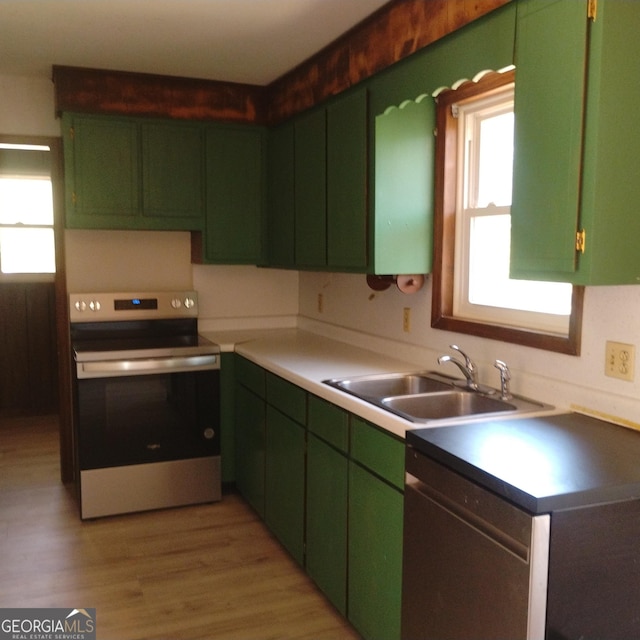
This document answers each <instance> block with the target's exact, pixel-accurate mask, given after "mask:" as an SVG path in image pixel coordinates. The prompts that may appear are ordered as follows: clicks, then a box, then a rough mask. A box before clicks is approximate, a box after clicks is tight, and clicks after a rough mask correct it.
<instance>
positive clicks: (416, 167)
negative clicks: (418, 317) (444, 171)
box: [373, 98, 435, 274]
mask: <svg viewBox="0 0 640 640" xmlns="http://www.w3.org/2000/svg"><path fill="white" fill-rule="evenodd" d="M434 126H435V103H434V101H433V100H431V99H430V98H424V99H423V100H420V101H419V102H416V101H412V100H410V101H407V102H404V103H403V104H401V105H400V107H399V108H396V107H391V108H389V109H387V111H386V112H385V113H383V114H382V115H379V116H378V117H376V120H375V203H374V220H375V224H374V229H375V233H374V241H373V247H374V251H373V254H374V255H373V266H374V273H378V274H398V273H407V274H415V273H429V272H430V271H431V264H432V260H433V202H434V185H433V180H434V145H435V137H434V135H433V130H434Z"/></svg>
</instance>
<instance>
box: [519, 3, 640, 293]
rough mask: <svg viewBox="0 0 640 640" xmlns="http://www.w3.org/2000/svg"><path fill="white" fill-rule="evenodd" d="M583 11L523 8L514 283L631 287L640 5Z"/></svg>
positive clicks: (567, 6)
mask: <svg viewBox="0 0 640 640" xmlns="http://www.w3.org/2000/svg"><path fill="white" fill-rule="evenodd" d="M588 7H589V3H588V2H587V0H583V1H580V2H578V1H576V2H563V1H562V0H555V1H551V0H520V2H518V25H517V41H516V105H515V113H516V140H515V162H514V195H513V205H512V212H511V214H512V239H511V242H512V249H511V251H512V266H511V272H512V276H514V277H521V278H528V279H540V280H557V281H566V282H572V283H574V284H583V285H589V284H591V285H599V284H602V285H604V284H611V285H613V284H637V283H638V282H640V254H639V253H638V251H637V247H636V246H635V243H634V241H633V239H634V238H636V237H638V236H639V235H640V216H638V215H637V202H638V201H639V200H640V181H639V180H638V179H637V163H638V160H637V149H638V147H639V146H640V129H639V128H638V127H636V126H634V125H633V118H634V114H636V113H637V112H638V110H640V83H638V81H637V61H638V60H640V38H638V34H639V33H640V3H635V2H619V1H617V0H599V1H598V3H597V16H596V19H595V20H592V19H589V18H588V15H587V11H588ZM585 72H586V73H585ZM582 230H584V234H585V236H584V239H585V242H584V253H582V252H580V251H577V250H576V234H577V232H578V231H582Z"/></svg>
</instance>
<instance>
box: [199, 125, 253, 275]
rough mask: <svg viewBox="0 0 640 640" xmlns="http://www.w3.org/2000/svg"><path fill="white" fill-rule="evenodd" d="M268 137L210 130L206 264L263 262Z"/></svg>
mask: <svg viewBox="0 0 640 640" xmlns="http://www.w3.org/2000/svg"><path fill="white" fill-rule="evenodd" d="M264 138H265V132H264V130H263V129H262V128H259V127H251V126H248V125H246V126H237V127H231V126H229V127H223V126H217V127H214V126H210V127H208V128H207V134H206V184H207V213H206V232H205V251H204V254H205V255H204V257H205V261H206V262H213V263H223V264H262V263H263V262H264V238H263V234H264V220H263V218H264V208H265V207H264V205H265V203H264V186H265V176H264V168H265V157H264V156H265V140H264Z"/></svg>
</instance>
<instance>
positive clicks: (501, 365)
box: [493, 360, 512, 400]
mask: <svg viewBox="0 0 640 640" xmlns="http://www.w3.org/2000/svg"><path fill="white" fill-rule="evenodd" d="M493 366H494V367H495V368H496V369H497V370H498V371H499V372H500V395H501V397H502V399H503V400H509V399H511V397H512V396H511V391H510V390H509V380H511V371H509V367H508V366H507V363H506V362H503V361H502V360H496V361H495V362H494V363H493Z"/></svg>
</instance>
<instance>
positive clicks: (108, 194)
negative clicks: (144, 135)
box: [62, 114, 140, 229]
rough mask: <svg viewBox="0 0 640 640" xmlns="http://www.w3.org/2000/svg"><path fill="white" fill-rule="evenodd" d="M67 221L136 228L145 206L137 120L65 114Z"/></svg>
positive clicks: (83, 226)
mask: <svg viewBox="0 0 640 640" xmlns="http://www.w3.org/2000/svg"><path fill="white" fill-rule="evenodd" d="M62 131H63V144H64V164H65V183H66V185H65V186H66V188H65V197H66V226H67V227H69V228H79V229H104V228H113V229H127V228H134V227H135V224H136V220H137V218H138V216H139V212H140V192H139V178H138V170H139V152H138V129H137V125H136V123H135V122H133V121H131V120H126V119H121V118H100V117H92V116H78V115H74V114H64V116H63V118H62Z"/></svg>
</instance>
